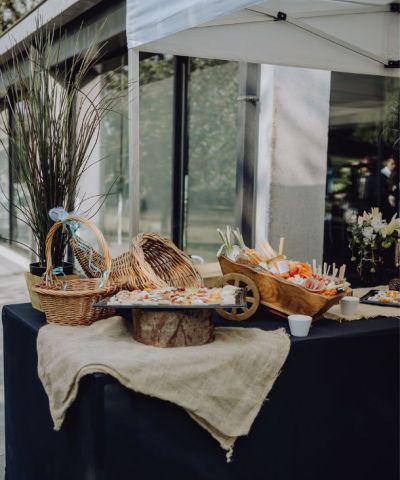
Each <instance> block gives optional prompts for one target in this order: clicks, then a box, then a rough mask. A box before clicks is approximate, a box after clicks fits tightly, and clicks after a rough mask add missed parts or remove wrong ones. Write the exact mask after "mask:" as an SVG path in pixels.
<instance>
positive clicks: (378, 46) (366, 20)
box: [126, 0, 400, 233]
mask: <svg viewBox="0 0 400 480" xmlns="http://www.w3.org/2000/svg"><path fill="white" fill-rule="evenodd" d="M126 30H127V38H128V49H129V69H130V70H129V71H130V78H131V82H132V85H133V87H132V88H131V90H130V122H131V124H130V133H131V135H130V155H131V159H132V163H131V165H132V167H131V169H132V171H131V182H132V183H131V184H132V185H133V190H134V192H136V193H134V195H133V196H132V204H131V209H132V212H133V225H132V227H133V230H132V231H133V233H134V232H135V231H136V230H137V227H138V225H139V205H140V201H139V184H138V182H139V180H138V178H139V175H138V173H139V121H138V120H139V95H138V87H139V51H146V52H154V53H164V54H174V55H183V56H196V57H205V58H217V59H225V60H233V61H243V62H253V63H263V64H272V65H285V66H293V67H303V68H316V69H322V70H330V71H339V72H350V73H358V74H369V75H380V76H390V77H400V3H397V2H396V3H394V2H392V3H390V2H388V0H354V1H353V0H267V1H263V2H260V1H258V2H254V1H249V0H169V1H161V0H146V1H143V0H127V29H126Z"/></svg>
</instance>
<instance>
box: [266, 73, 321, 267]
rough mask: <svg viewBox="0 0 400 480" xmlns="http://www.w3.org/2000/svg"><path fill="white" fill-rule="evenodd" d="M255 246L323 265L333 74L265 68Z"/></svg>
mask: <svg viewBox="0 0 400 480" xmlns="http://www.w3.org/2000/svg"><path fill="white" fill-rule="evenodd" d="M260 90H261V91H260V125H259V160H258V173H257V204H256V243H258V244H259V243H260V242H261V241H262V240H264V239H265V238H268V239H269V241H270V242H271V244H272V245H273V246H277V245H278V242H279V237H285V238H286V252H285V253H286V254H287V255H288V257H290V258H296V259H302V260H308V261H310V260H312V259H313V258H316V259H317V261H321V260H322V254H323V235H324V212H325V183H326V165H327V163H326V158H327V148H328V128H329V97H330V72H326V71H321V70H310V69H299V68H290V67H274V66H270V65H262V68H261V89H260Z"/></svg>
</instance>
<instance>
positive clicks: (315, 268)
mask: <svg viewBox="0 0 400 480" xmlns="http://www.w3.org/2000/svg"><path fill="white" fill-rule="evenodd" d="M312 273H313V274H314V275H315V274H316V273H317V261H316V260H315V258H313V261H312Z"/></svg>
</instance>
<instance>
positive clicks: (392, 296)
mask: <svg viewBox="0 0 400 480" xmlns="http://www.w3.org/2000/svg"><path fill="white" fill-rule="evenodd" d="M360 303H365V304H367V305H379V306H380V307H398V308H399V307H400V292H398V291H397V290H370V291H369V292H368V293H367V294H365V295H363V296H362V297H361V298H360Z"/></svg>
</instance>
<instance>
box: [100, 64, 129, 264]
mask: <svg viewBox="0 0 400 480" xmlns="http://www.w3.org/2000/svg"><path fill="white" fill-rule="evenodd" d="M102 81H103V82H104V85H103V88H104V89H103V90H102V93H103V94H106V95H111V96H112V97H113V98H115V101H114V103H113V106H112V111H110V112H108V113H107V114H106V116H105V118H104V120H103V122H102V125H101V131H100V159H101V161H100V163H99V165H100V185H101V189H102V190H103V191H102V192H99V193H100V194H107V193H108V196H107V197H106V199H105V202H104V204H103V206H102V207H101V210H100V219H101V220H100V228H101V230H102V232H103V234H104V235H105V237H106V239H107V242H108V243H109V246H110V248H111V250H112V251H113V253H114V254H118V253H121V252H122V251H125V250H126V249H127V244H128V243H129V163H128V71H127V67H126V66H125V65H123V66H122V67H121V68H118V69H116V70H114V71H111V72H108V73H105V74H104V75H103V77H102ZM100 204H101V200H100V202H99V205H100Z"/></svg>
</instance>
